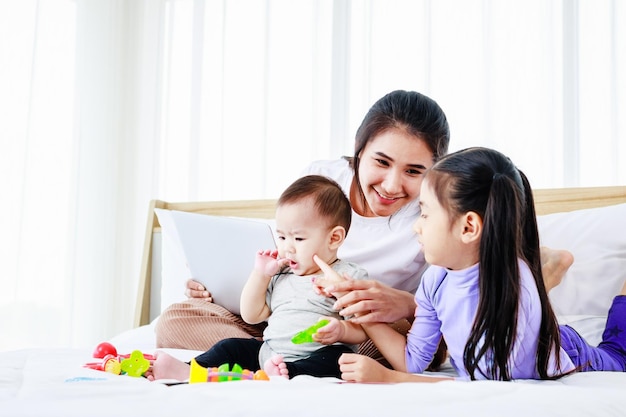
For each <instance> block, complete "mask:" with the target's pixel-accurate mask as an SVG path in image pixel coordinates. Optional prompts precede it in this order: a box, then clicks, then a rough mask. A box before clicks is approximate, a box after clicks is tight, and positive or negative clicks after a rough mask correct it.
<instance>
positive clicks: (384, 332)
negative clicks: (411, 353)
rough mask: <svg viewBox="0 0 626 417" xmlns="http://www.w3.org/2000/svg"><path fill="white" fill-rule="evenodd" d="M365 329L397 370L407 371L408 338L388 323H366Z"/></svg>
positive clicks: (363, 325)
mask: <svg viewBox="0 0 626 417" xmlns="http://www.w3.org/2000/svg"><path fill="white" fill-rule="evenodd" d="M361 326H362V327H363V330H364V331H365V333H367V335H368V336H369V338H370V339H372V342H374V344H375V345H376V347H377V348H378V350H379V351H380V353H381V354H382V355H383V356H384V357H385V359H387V361H388V362H389V364H391V366H392V367H393V369H395V370H396V371H401V372H406V354H405V350H406V338H405V337H404V335H402V334H401V333H398V332H397V331H396V330H394V329H393V328H392V327H391V326H389V325H388V324H386V323H364V324H362V325H361Z"/></svg>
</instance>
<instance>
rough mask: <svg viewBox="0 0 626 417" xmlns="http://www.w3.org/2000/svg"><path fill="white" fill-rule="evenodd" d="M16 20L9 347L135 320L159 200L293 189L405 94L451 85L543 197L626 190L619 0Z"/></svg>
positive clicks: (464, 108) (7, 268) (474, 139)
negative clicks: (576, 189)
mask: <svg viewBox="0 0 626 417" xmlns="http://www.w3.org/2000/svg"><path fill="white" fill-rule="evenodd" d="M0 11H3V12H1V13H0V39H2V41H1V42H0V62H2V65H0V91H1V92H2V93H1V94H0V114H2V117H1V118H0V173H1V174H2V178H3V181H2V182H1V183H0V187H1V188H0V189H1V191H2V195H3V201H6V202H10V203H8V204H2V205H1V206H0V230H2V233H1V234H0V305H1V306H2V307H1V308H2V309H3V312H4V313H7V312H9V313H11V314H10V315H8V314H0V317H1V318H0V325H1V327H2V329H3V337H2V340H0V348H5V349H6V348H9V347H16V346H33V345H34V346H36V345H41V344H43V343H47V344H48V342H53V344H60V345H67V344H93V343H97V342H99V341H101V340H102V339H105V338H106V337H108V336H110V335H112V334H115V333H117V332H119V331H121V330H124V329H126V328H127V327H130V326H131V323H132V315H133V314H132V304H133V302H132V300H134V296H135V294H134V289H135V288H136V284H137V274H138V271H139V262H140V250H141V241H142V234H143V223H144V218H145V206H146V205H147V203H148V201H150V200H151V199H154V198H160V199H164V200H169V201H197V200H228V199H229V200H236V199H259V198H275V197H276V196H277V195H278V194H279V192H280V190H282V189H283V188H284V187H285V186H286V185H287V183H288V182H289V180H290V179H292V178H293V177H294V176H296V175H297V173H298V172H299V171H301V169H302V167H304V166H306V165H307V164H309V163H310V162H311V161H313V160H322V159H332V158H336V157H338V156H340V155H348V154H351V153H352V150H353V148H352V146H353V139H354V132H355V131H356V129H357V127H358V125H359V123H360V120H361V118H362V116H363V114H364V113H365V112H366V110H367V108H368V107H369V106H370V105H371V103H372V102H374V101H375V100H376V99H377V98H378V97H381V96H383V95H384V94H386V93H387V92H389V91H392V90H395V89H407V90H415V91H421V92H425V93H427V94H428V95H429V96H431V97H433V98H435V99H436V100H437V102H438V103H439V104H441V106H442V107H443V108H445V109H446V113H447V116H448V119H449V121H450V125H451V126H452V132H453V142H452V143H453V146H454V148H455V149H458V148H463V147H467V146H470V145H486V146H491V147H495V148H498V149H499V150H501V151H503V152H504V153H506V154H508V155H512V156H513V157H514V158H515V160H516V161H517V162H518V164H519V166H520V167H521V168H522V169H524V171H525V172H526V173H527V174H528V175H529V178H530V179H531V181H532V183H533V184H534V185H535V186H536V187H538V188H545V187H562V186H564V185H568V186H574V185H580V186H591V185H600V184H602V185H616V184H623V183H625V182H626V170H625V169H624V168H623V166H622V165H623V164H619V161H622V160H626V148H625V147H624V146H623V145H622V143H623V142H624V141H623V132H624V131H626V127H625V126H624V123H626V122H625V121H626V117H624V109H625V108H626V104H625V103H624V100H625V99H626V83H624V82H623V79H622V77H623V75H622V74H623V71H620V69H621V65H622V64H623V62H624V59H625V56H624V54H625V53H626V52H625V51H626V47H625V45H626V32H625V31H622V30H618V26H617V25H618V22H622V21H625V20H626V8H625V7H623V6H622V4H621V3H620V2H615V1H611V0H597V1H594V2H592V3H591V2H545V1H541V0H533V1H527V2H490V3H488V4H485V2H483V1H480V0H470V1H468V0H454V1H448V2H433V1H420V2H418V1H412V0H403V1H394V2H388V1H384V0H372V1H367V2H342V1H336V2H328V1H322V0H302V1H298V2H293V1H283V0H278V1H272V2H270V3H267V2H258V1H255V0H241V1H237V2H202V1H193V0H175V1H174V0H136V1H132V2H129V1H126V0H92V1H89V2H77V1H72V0H47V1H37V0H21V1H18V0H9V1H6V2H3V3H2V6H0ZM450 27H455V28H456V30H455V31H454V32H452V31H450ZM456 33H463V34H464V36H463V37H461V38H459V37H458V36H457V35H456ZM243 149H245V150H246V152H242V150H243ZM598 161H602V163H598ZM418 162H419V161H418ZM418 168H419V167H418ZM374 189H375V190H376V188H375V187H374ZM377 190H378V192H379V194H378V195H379V198H380V202H384V201H386V202H389V203H391V202H392V200H393V199H394V198H396V197H398V195H397V194H396V192H395V191H394V190H392V189H386V190H384V192H383V190H381V189H377ZM390 198H391V199H390ZM42 202H54V204H45V215H44V214H42V211H43V210H42V205H43V203H42ZM391 204H392V205H393V204H394V203H391ZM382 207H384V205H382ZM382 207H381V208H382ZM112 306H113V307H114V308H112ZM9 317H10V318H9ZM16 318H18V319H16ZM4 329H9V330H7V331H6V332H5V331H4ZM33 329H38V330H37V331H33Z"/></svg>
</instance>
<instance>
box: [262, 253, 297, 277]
mask: <svg viewBox="0 0 626 417" xmlns="http://www.w3.org/2000/svg"><path fill="white" fill-rule="evenodd" d="M288 263H289V260H288V259H284V258H283V259H278V251H277V250H276V249H274V250H271V249H268V250H260V251H259V252H258V253H257V254H256V258H255V259H254V269H255V270H256V271H258V272H259V273H261V274H263V275H265V276H270V277H272V276H274V275H276V274H278V272H280V270H281V269H282V268H283V267H284V266H285V265H287V264H288Z"/></svg>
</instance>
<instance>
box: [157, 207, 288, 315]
mask: <svg viewBox="0 0 626 417" xmlns="http://www.w3.org/2000/svg"><path fill="white" fill-rule="evenodd" d="M154 211H155V213H156V215H157V217H158V219H159V223H160V224H161V226H162V228H163V229H165V228H167V229H168V231H169V233H170V237H172V238H173V239H174V240H177V241H178V244H179V248H180V255H181V256H182V258H183V259H184V260H185V262H186V263H187V267H188V269H189V273H190V276H188V277H182V279H183V281H186V280H187V279H188V278H193V279H194V280H195V281H198V282H200V283H202V285H204V286H205V288H207V289H208V290H209V291H210V292H211V296H212V297H213V302H214V303H216V304H219V305H221V306H223V307H225V308H226V309H228V310H229V311H231V312H233V313H235V314H239V313H240V311H239V300H240V296H241V291H242V289H243V286H244V284H245V283H246V281H247V280H248V277H249V276H250V272H251V271H252V268H253V267H254V259H255V255H256V253H257V252H258V251H259V250H265V249H276V242H275V240H274V232H273V229H272V227H271V226H270V223H272V222H273V220H267V221H265V220H255V219H245V218H240V217H226V216H212V215H206V214H198V213H189V212H184V211H177V210H165V209H158V208H157V209H154ZM172 235H174V236H172Z"/></svg>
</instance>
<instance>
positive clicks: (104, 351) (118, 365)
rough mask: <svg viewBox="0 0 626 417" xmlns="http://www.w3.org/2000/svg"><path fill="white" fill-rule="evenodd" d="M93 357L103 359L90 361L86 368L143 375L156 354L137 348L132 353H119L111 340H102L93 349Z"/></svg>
mask: <svg viewBox="0 0 626 417" xmlns="http://www.w3.org/2000/svg"><path fill="white" fill-rule="evenodd" d="M93 357H94V358H97V359H102V360H101V361H100V362H89V363H86V364H84V365H83V366H84V367H85V368H90V369H95V370H96V371H104V372H109V373H112V374H116V375H120V374H124V375H129V376H135V377H139V376H143V374H144V373H145V372H146V371H147V370H148V369H149V368H150V365H151V364H152V362H153V361H154V356H153V355H150V354H145V353H141V351H139V350H135V351H133V352H132V353H130V354H121V355H118V353H117V349H116V348H115V346H113V345H112V344H111V343H109V342H102V343H100V344H99V345H98V346H96V349H95V350H94V351H93Z"/></svg>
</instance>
